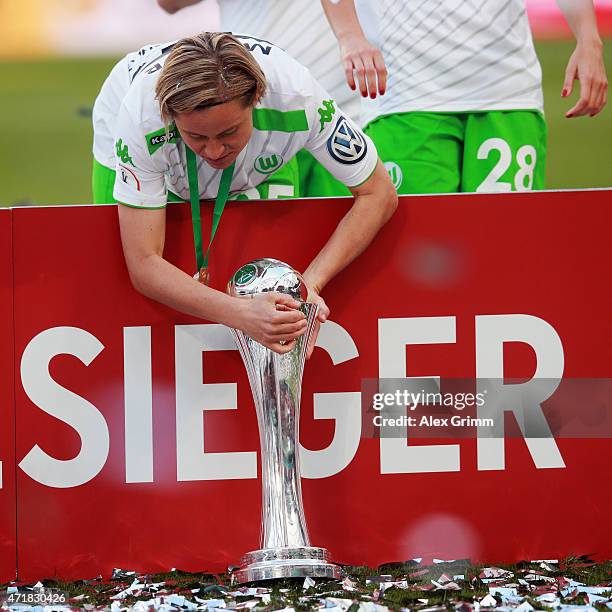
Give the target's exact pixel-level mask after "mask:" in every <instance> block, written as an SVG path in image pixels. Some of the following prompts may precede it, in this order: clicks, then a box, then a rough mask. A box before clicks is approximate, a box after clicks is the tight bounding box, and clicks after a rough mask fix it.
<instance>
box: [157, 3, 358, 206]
mask: <svg viewBox="0 0 612 612" xmlns="http://www.w3.org/2000/svg"><path fill="white" fill-rule="evenodd" d="M200 1H201V0H157V2H158V4H159V6H160V7H161V8H163V9H164V10H165V11H167V12H168V13H176V12H177V11H179V10H181V9H183V8H185V7H187V6H190V5H193V4H197V3H198V2H200ZM217 4H218V5H219V29H220V30H221V31H223V32H234V33H241V32H248V33H249V34H251V35H252V36H257V37H259V38H262V39H265V40H269V41H270V42H272V43H274V44H275V45H277V46H278V47H280V48H281V49H284V50H285V51H286V52H287V53H288V54H289V55H291V57H294V58H295V59H296V60H298V61H299V62H300V63H301V64H304V66H306V67H307V68H308V69H309V70H310V72H311V73H312V76H313V77H314V78H315V79H316V80H317V81H318V82H319V83H320V84H321V85H322V86H323V88H324V89H325V90H326V91H328V92H329V94H330V96H331V97H332V99H333V100H334V101H335V102H336V103H337V104H338V106H340V108H341V109H342V110H343V111H344V113H345V114H347V115H348V116H349V117H350V118H351V119H353V120H354V121H357V122H358V121H359V112H360V105H359V96H358V95H357V94H356V93H355V92H354V91H351V90H350V89H349V88H348V87H346V84H345V81H344V71H343V69H342V67H341V66H340V65H339V64H338V60H337V51H336V39H335V37H334V34H333V32H332V31H331V28H330V27H329V24H328V23H327V20H326V18H325V14H324V13H323V9H322V7H321V4H320V3H319V2H318V0H217ZM295 162H296V164H295V167H296V168H299V170H298V171H297V174H299V179H298V181H299V195H300V196H301V197H310V196H325V195H337V194H340V195H347V196H348V195H350V192H349V191H348V189H346V187H345V186H344V185H342V183H339V182H338V181H336V180H335V179H334V177H333V176H332V175H331V174H330V173H329V172H328V171H327V169H326V168H325V167H324V166H322V165H321V164H319V163H318V162H317V161H316V160H315V159H314V158H313V157H312V155H311V154H310V153H309V152H308V151H306V150H304V149H303V150H302V151H300V152H299V153H298V154H297V156H296V157H295ZM285 173H286V174H287V175H288V174H289V169H287V170H286V171H285ZM287 178H290V176H287V177H285V179H284V180H286V179H287ZM295 194H296V196H297V195H298V190H297V189H295Z"/></svg>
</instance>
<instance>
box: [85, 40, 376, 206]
mask: <svg viewBox="0 0 612 612" xmlns="http://www.w3.org/2000/svg"><path fill="white" fill-rule="evenodd" d="M238 37H239V38H240V39H241V40H242V42H243V43H244V44H245V46H246V47H247V48H248V49H249V50H250V51H251V53H253V56H254V57H255V58H256V60H257V61H258V63H259V64H260V66H261V68H262V70H263V72H264V74H265V76H266V81H267V90H266V94H265V96H264V97H263V98H262V99H261V100H260V102H259V103H258V104H257V106H256V107H255V108H254V110H253V125H254V130H253V134H252V136H251V138H250V140H249V142H248V144H247V146H246V147H245V148H244V149H243V150H242V151H241V153H240V155H239V156H238V158H237V160H236V166H235V170H234V177H233V180H232V184H231V189H230V192H231V193H232V194H238V193H245V192H247V193H248V192H249V191H250V190H252V189H253V188H254V187H256V186H257V185H259V184H260V183H262V182H263V181H265V180H266V179H267V178H268V176H269V175H270V174H271V173H272V172H274V171H276V170H278V169H279V168H281V167H282V166H283V165H285V164H286V163H287V162H288V161H289V160H291V159H292V158H293V157H294V156H295V155H296V153H297V152H298V151H299V150H300V149H303V148H305V149H307V150H308V151H310V152H311V153H312V154H313V156H314V157H315V158H316V159H317V160H318V161H319V162H320V163H321V164H323V165H324V166H325V167H326V168H327V169H328V170H329V171H330V172H331V173H332V174H333V175H334V176H335V177H336V178H337V179H338V180H340V181H341V182H343V183H344V184H345V185H347V186H348V187H355V186H358V185H359V184H361V183H363V182H364V181H365V180H367V179H368V178H369V176H370V175H371V174H372V172H373V171H374V168H375V166H376V163H377V160H378V155H377V153H376V149H375V147H374V145H373V143H372V141H371V140H370V139H369V138H368V137H367V136H366V135H365V134H363V132H362V131H361V130H360V129H359V128H358V127H357V126H356V125H355V124H354V123H353V122H352V120H351V119H350V118H348V117H347V116H346V115H345V114H344V113H343V111H342V110H341V109H340V108H339V107H338V106H337V104H336V103H335V101H334V100H333V99H332V98H331V97H330V96H329V95H328V93H327V92H326V91H325V90H324V89H323V87H321V86H320V85H319V84H318V83H317V81H315V79H314V78H313V77H312V76H311V74H310V72H309V71H308V69H306V68H305V67H304V66H302V65H301V64H300V63H298V62H297V61H296V60H294V59H293V58H291V57H290V56H289V55H287V54H286V53H285V52H284V51H283V50H281V49H279V48H278V47H276V46H274V45H272V44H271V43H268V42H266V41H263V40H259V39H255V38H252V37H250V36H241V35H238ZM171 47H172V44H167V45H156V46H150V47H147V48H145V49H144V50H141V52H139V53H138V54H132V55H130V56H128V57H127V58H124V60H122V61H121V62H120V63H119V64H118V66H116V67H115V69H114V70H113V72H112V73H111V75H110V77H109V79H107V81H106V83H105V84H104V86H103V88H102V91H101V93H100V95H99V96H98V100H96V105H95V107H94V126H98V129H99V130H100V131H101V132H105V135H106V136H108V132H110V133H112V134H113V141H114V149H113V150H114V157H115V164H114V165H116V170H117V178H116V182H115V190H114V197H115V199H116V200H117V201H118V202H121V203H124V204H128V205H130V206H137V207H143V208H159V207H163V206H165V205H166V201H167V198H168V192H172V193H174V194H176V195H177V196H179V197H180V198H182V199H184V200H188V199H189V185H188V177H187V162H186V150H185V145H184V143H183V142H182V140H181V138H180V134H179V133H178V131H177V130H176V128H175V127H174V126H170V129H169V132H168V133H166V127H165V126H164V123H163V121H162V118H161V115H160V112H159V104H158V102H157V101H156V100H155V84H156V82H157V79H158V77H159V72H160V70H161V68H162V66H163V64H164V62H165V59H166V57H167V52H168V51H169V50H170V49H171ZM119 81H121V83H119ZM122 87H123V88H124V89H127V93H125V94H124V95H123V96H121V92H120V91H119V90H120V89H121V88H122ZM118 97H119V100H120V105H116V106H115V107H114V109H115V110H114V114H113V113H112V112H111V111H112V109H113V103H114V100H116V99H117V98H118ZM117 109H118V111H117ZM106 139H107V140H108V138H106ZM97 140H98V143H99V148H101V149H103V145H102V144H100V142H101V141H100V138H98V139H97ZM95 141H96V138H94V154H95V157H96V159H97V160H98V161H99V162H100V163H103V164H104V159H103V158H104V156H108V155H109V152H108V151H104V150H102V151H99V152H98V153H96V146H95ZM221 174H222V171H221V170H216V169H214V168H211V167H210V166H209V165H208V164H207V163H206V162H205V161H204V160H203V159H201V158H198V183H199V188H200V198H201V199H208V198H214V197H215V196H216V195H217V191H218V188H219V183H220V179H221Z"/></svg>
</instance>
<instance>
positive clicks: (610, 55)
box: [0, 42, 612, 206]
mask: <svg viewBox="0 0 612 612" xmlns="http://www.w3.org/2000/svg"><path fill="white" fill-rule="evenodd" d="M537 48H538V54H539V56H540V60H541V63H542V68H543V72H544V92H545V98H546V116H547V120H548V126H549V155H548V187H549V188H571V187H607V186H612V163H611V159H610V157H611V156H610V152H611V145H610V143H611V142H612V110H611V109H610V108H606V109H605V110H604V111H603V113H602V114H601V115H600V116H598V117H596V118H594V119H589V118H580V119H571V120H569V119H565V117H564V113H565V111H566V110H567V109H568V108H570V102H569V101H568V100H562V99H561V97H560V91H561V84H562V82H563V74H564V70H565V64H566V62H567V59H568V57H569V55H570V53H571V51H572V48H573V45H572V44H571V43H570V42H541V43H539V44H538V45H537ZM115 61H116V60H115V58H98V59H72V60H66V59H61V60H46V61H27V62H26V61H24V62H11V63H6V62H4V63H0V82H1V83H2V88H1V89H0V108H2V111H3V117H4V125H3V135H2V139H3V142H4V143H5V144H4V146H3V147H0V167H1V168H2V169H3V172H2V181H1V186H0V206H10V205H13V204H17V203H34V204H78V203H85V202H89V201H90V198H91V195H90V193H91V190H90V167H91V119H90V117H89V115H88V111H89V110H90V109H91V106H92V104H93V101H94V99H95V96H96V94H97V92H98V90H99V88H100V85H101V84H102V82H103V81H104V79H105V78H106V75H107V74H108V72H109V71H110V69H111V67H112V66H113V64H114V62H115ZM606 62H607V66H608V68H609V69H610V68H612V44H608V47H607V49H606ZM574 98H575V96H574V97H573V99H574Z"/></svg>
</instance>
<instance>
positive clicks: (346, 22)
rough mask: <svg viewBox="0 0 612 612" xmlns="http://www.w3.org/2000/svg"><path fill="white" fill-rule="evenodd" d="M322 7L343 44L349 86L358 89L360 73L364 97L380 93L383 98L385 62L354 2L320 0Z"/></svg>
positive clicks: (385, 77) (342, 53)
mask: <svg viewBox="0 0 612 612" xmlns="http://www.w3.org/2000/svg"><path fill="white" fill-rule="evenodd" d="M321 5H322V6H323V10H324V11H325V15H326V16H327V20H328V21H329V25H330V26H331V28H332V30H333V32H334V34H335V36H336V39H337V40H338V44H339V45H340V59H341V60H342V65H343V67H344V73H345V76H346V82H347V83H348V86H349V87H350V88H351V89H353V90H354V89H356V88H357V84H356V82H355V73H357V82H358V84H359V91H360V93H361V95H362V96H363V97H364V98H367V97H368V93H369V95H370V97H371V98H375V97H376V92H377V91H378V93H379V94H380V95H383V94H384V93H385V91H386V89H387V67H386V66H385V60H384V59H383V56H382V53H381V52H380V50H379V49H377V48H376V47H374V46H373V45H371V44H370V42H369V41H368V39H367V38H366V37H365V35H364V33H363V30H362V29H361V24H360V23H359V19H358V17H357V12H356V11H355V2H354V0H339V1H336V2H332V1H331V0H321ZM377 81H378V88H377Z"/></svg>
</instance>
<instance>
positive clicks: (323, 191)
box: [296, 149, 351, 198]
mask: <svg viewBox="0 0 612 612" xmlns="http://www.w3.org/2000/svg"><path fill="white" fill-rule="evenodd" d="M296 159H297V164H298V167H299V172H300V192H301V193H300V195H301V197H303V198H315V197H334V196H350V195H351V192H350V191H349V189H348V187H347V186H346V185H345V184H344V183H341V182H340V181H339V180H338V179H337V178H335V177H334V176H333V174H332V173H331V172H330V171H329V170H328V169H327V168H326V167H325V166H323V165H322V164H320V163H319V162H318V161H317V160H316V158H315V157H314V156H313V155H312V154H311V153H310V151H307V150H306V149H302V150H301V151H298V154H297V156H296Z"/></svg>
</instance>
